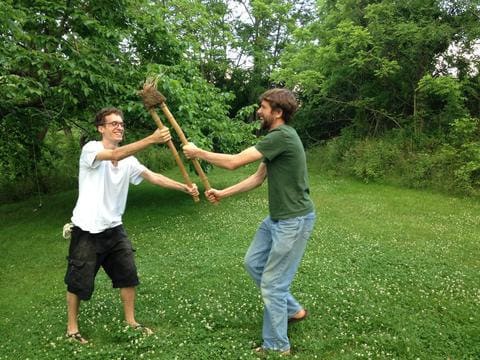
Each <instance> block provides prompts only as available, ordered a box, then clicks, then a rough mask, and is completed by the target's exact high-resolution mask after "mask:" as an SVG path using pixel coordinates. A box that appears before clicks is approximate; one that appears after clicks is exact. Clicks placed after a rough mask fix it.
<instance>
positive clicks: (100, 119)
mask: <svg viewBox="0 0 480 360" xmlns="http://www.w3.org/2000/svg"><path fill="white" fill-rule="evenodd" d="M110 114H116V115H118V116H120V117H121V118H122V121H123V112H122V110H120V109H117V108H115V107H106V108H103V109H101V110H100V111H99V112H97V114H96V115H95V120H94V124H95V126H96V127H99V126H100V125H103V124H104V123H105V117H107V116H108V115H110Z"/></svg>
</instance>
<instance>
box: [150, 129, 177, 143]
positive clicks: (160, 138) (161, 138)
mask: <svg viewBox="0 0 480 360" xmlns="http://www.w3.org/2000/svg"><path fill="white" fill-rule="evenodd" d="M151 136H152V139H153V142H155V143H157V144H165V143H166V142H167V141H169V140H171V139H172V136H171V135H170V130H169V129H168V128H167V127H166V126H165V127H163V128H161V129H157V130H155V132H154V133H153V134H152V135H151Z"/></svg>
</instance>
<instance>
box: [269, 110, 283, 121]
mask: <svg viewBox="0 0 480 360" xmlns="http://www.w3.org/2000/svg"><path fill="white" fill-rule="evenodd" d="M272 115H273V116H274V117H275V118H276V119H278V118H282V119H283V110H282V109H275V110H272Z"/></svg>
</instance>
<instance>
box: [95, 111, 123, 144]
mask: <svg viewBox="0 0 480 360" xmlns="http://www.w3.org/2000/svg"><path fill="white" fill-rule="evenodd" d="M124 126H125V125H124V123H123V119H122V117H121V116H120V115H118V114H109V115H107V116H105V117H104V121H103V123H102V124H100V125H99V126H98V131H99V132H100V133H101V134H102V141H103V143H104V145H106V146H108V147H110V146H114V147H116V146H118V144H119V143H120V142H121V141H122V140H123V133H124V131H125V127H124Z"/></svg>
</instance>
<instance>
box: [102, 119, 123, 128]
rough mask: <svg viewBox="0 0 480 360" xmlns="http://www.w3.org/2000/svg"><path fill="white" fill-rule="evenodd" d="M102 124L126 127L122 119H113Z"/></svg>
mask: <svg viewBox="0 0 480 360" xmlns="http://www.w3.org/2000/svg"><path fill="white" fill-rule="evenodd" d="M102 125H112V127H114V128H118V127H121V128H124V129H125V123H124V122H122V121H112V122H108V123H107V122H105V123H103V124H102Z"/></svg>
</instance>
